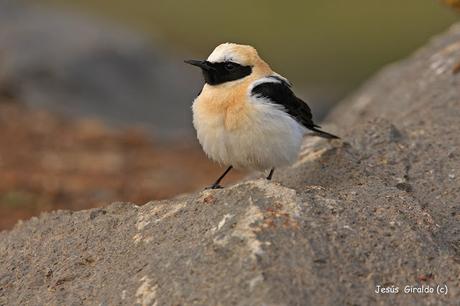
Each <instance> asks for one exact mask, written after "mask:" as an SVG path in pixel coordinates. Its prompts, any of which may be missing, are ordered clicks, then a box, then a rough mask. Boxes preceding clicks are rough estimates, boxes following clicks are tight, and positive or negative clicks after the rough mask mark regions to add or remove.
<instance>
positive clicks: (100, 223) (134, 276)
mask: <svg viewBox="0 0 460 306" xmlns="http://www.w3.org/2000/svg"><path fill="white" fill-rule="evenodd" d="M459 57H460V26H456V27H454V28H452V29H451V30H450V31H449V32H448V33H447V34H444V35H442V36H440V37H438V38H436V39H435V40H434V41H432V42H431V43H430V44H429V45H428V46H427V47H426V48H424V49H423V50H420V51H418V52H417V53H416V54H415V55H414V56H412V57H411V58H410V59H408V60H405V61H403V62H401V63H398V64H395V65H393V66H391V67H389V68H387V69H385V70H384V71H382V72H381V73H380V74H379V75H378V76H376V77H375V78H374V79H373V80H371V81H370V82H369V83H368V84H367V85H365V86H364V88H363V89H362V90H361V91H360V92H358V93H357V94H356V95H355V96H354V97H352V98H350V99H349V101H346V102H344V103H343V104H342V105H341V106H339V107H338V109H337V110H336V111H334V112H333V114H331V116H330V118H329V122H334V124H335V128H334V125H332V124H331V125H330V126H329V127H328V128H329V129H331V130H332V131H334V132H337V133H339V134H340V135H342V136H343V139H344V142H340V141H335V142H332V143H327V142H325V141H324V140H318V139H313V138H311V139H308V140H306V143H305V150H304V152H303V154H302V156H301V157H300V159H299V162H298V163H297V164H296V165H295V166H294V167H293V168H291V169H286V170H283V171H279V172H277V173H275V178H276V182H271V183H270V182H267V181H265V180H263V179H258V180H249V181H246V182H243V183H240V184H237V185H235V186H232V187H229V188H226V189H223V190H216V191H203V192H199V193H196V194H191V195H185V196H181V197H178V198H175V199H171V200H167V201H162V202H151V203H148V204H146V205H144V206H142V207H138V206H134V205H130V204H121V203H119V204H113V205H111V206H109V207H108V208H106V209H98V210H89V211H81V212H76V213H71V212H62V211H61V212H55V213H51V214H45V215H43V216H41V217H40V218H33V219H32V220H29V221H27V222H23V223H21V224H18V225H17V226H16V227H15V228H14V229H13V230H12V231H10V232H3V233H2V234H0V304H6V305H45V304H52V305H80V304H90V305H133V304H135V303H137V304H139V305H191V304H196V305H458V303H459V301H460V288H459V286H460V280H459V275H460V222H459V221H460V220H459V216H460V212H459V207H460V205H459V203H460V184H459V180H460V136H459V133H458V129H459V127H460V75H453V74H452V73H451V68H453V67H452V66H453V64H454V63H455V62H456V60H457V59H458V58H459ZM438 284H439V285H447V286H448V289H449V291H448V293H447V295H437V294H436V293H433V294H417V293H412V294H404V293H403V290H404V287H405V286H406V285H412V286H421V285H424V286H427V285H430V286H436V285H438ZM376 285H381V286H389V287H391V286H393V287H399V291H400V293H399V294H376V293H374V290H375V287H376ZM435 290H436V289H435Z"/></svg>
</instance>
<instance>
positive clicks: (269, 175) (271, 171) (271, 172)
mask: <svg viewBox="0 0 460 306" xmlns="http://www.w3.org/2000/svg"><path fill="white" fill-rule="evenodd" d="M273 172H275V168H272V170H270V173H269V174H268V176H267V180H269V181H271V180H272V176H273Z"/></svg>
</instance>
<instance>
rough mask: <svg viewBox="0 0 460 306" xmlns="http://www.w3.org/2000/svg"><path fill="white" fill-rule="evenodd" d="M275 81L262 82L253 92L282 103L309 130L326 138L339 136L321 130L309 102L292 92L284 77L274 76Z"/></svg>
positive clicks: (255, 94) (257, 95) (254, 94)
mask: <svg viewBox="0 0 460 306" xmlns="http://www.w3.org/2000/svg"><path fill="white" fill-rule="evenodd" d="M271 78H274V79H276V81H275V82H265V83H260V84H258V85H256V86H254V88H253V89H252V92H251V94H252V95H253V96H256V97H262V98H265V99H268V100H270V101H271V102H272V103H275V104H279V105H282V106H283V107H284V108H285V109H286V112H287V113H288V114H289V115H291V116H292V117H293V118H294V119H295V120H297V122H299V123H300V124H302V125H303V126H304V127H306V128H307V129H309V130H312V131H315V132H316V133H317V134H318V136H321V137H324V138H339V137H337V136H335V135H332V134H329V133H327V132H323V131H321V130H319V129H318V128H320V126H319V125H316V124H315V123H314V122H313V117H312V114H311V110H310V107H308V105H307V103H305V102H304V101H302V100H301V99H299V98H297V97H296V96H295V94H294V93H293V92H292V90H291V88H290V85H289V83H287V82H286V81H285V80H283V79H282V78H279V77H276V76H272V77H271Z"/></svg>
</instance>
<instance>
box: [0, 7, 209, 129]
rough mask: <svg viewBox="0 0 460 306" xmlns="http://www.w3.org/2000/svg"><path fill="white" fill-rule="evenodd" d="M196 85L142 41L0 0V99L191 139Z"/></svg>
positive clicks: (178, 60) (190, 74)
mask: <svg viewBox="0 0 460 306" xmlns="http://www.w3.org/2000/svg"><path fill="white" fill-rule="evenodd" d="M200 83H201V81H200V80H199V78H197V77H196V74H194V71H192V69H190V68H189V67H187V66H186V65H185V64H184V63H183V58H182V56H180V55H179V54H174V52H171V51H170V50H167V48H166V47H164V46H161V45H160V44H158V43H154V42H151V41H148V40H147V39H146V38H145V37H143V36H142V35H139V34H136V33H133V32H131V31H129V30H127V29H122V28H120V27H118V26H116V25H113V24H110V23H108V22H107V23H104V22H99V21H96V20H93V19H92V18H90V17H87V16H82V15H78V14H75V13H73V14H72V13H70V12H69V13H67V12H62V11H58V10H52V9H43V8H40V7H38V6H33V5H26V4H24V3H18V2H17V1H8V0H0V97H1V96H15V97H16V98H17V100H20V101H24V102H25V103H27V104H28V105H31V106H35V107H47V108H50V109H52V110H59V111H61V112H64V113H66V114H70V115H85V116H88V115H90V116H98V117H101V118H105V119H106V120H107V121H109V122H111V123H118V124H122V123H133V122H134V123H137V124H143V125H145V126H147V127H150V128H151V129H152V130H153V131H154V132H155V133H156V135H157V136H163V137H168V136H171V135H175V136H177V135H183V134H187V135H189V134H190V131H191V129H190V127H191V109H190V107H191V104H192V101H193V99H194V94H195V93H196V91H197V90H198V88H199V86H200V85H199V84H200ZM153 122H154V123H155V125H153V124H152V123H153Z"/></svg>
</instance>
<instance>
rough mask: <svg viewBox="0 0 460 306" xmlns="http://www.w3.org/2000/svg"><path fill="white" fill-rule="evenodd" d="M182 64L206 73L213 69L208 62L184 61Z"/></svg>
mask: <svg viewBox="0 0 460 306" xmlns="http://www.w3.org/2000/svg"><path fill="white" fill-rule="evenodd" d="M184 62H185V63H187V64H190V65H193V66H197V67H200V68H201V69H203V70H206V71H209V70H214V67H212V66H211V65H210V63H209V62H208V61H196V60H186V61H184Z"/></svg>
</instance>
